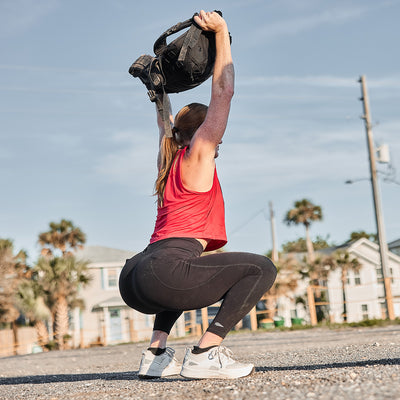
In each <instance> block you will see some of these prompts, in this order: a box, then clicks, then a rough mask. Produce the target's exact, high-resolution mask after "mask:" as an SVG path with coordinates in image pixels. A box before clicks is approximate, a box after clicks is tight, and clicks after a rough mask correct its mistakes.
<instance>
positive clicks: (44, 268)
mask: <svg viewBox="0 0 400 400" xmlns="http://www.w3.org/2000/svg"><path fill="white" fill-rule="evenodd" d="M87 264H88V262H86V261H78V260H76V259H75V257H73V256H72V255H69V256H65V257H53V258H48V257H42V258H40V259H39V261H38V262H37V265H36V266H35V268H34V271H35V273H37V276H38V278H37V280H38V284H39V286H40V287H41V289H42V290H43V293H45V294H46V299H45V300H46V304H47V306H48V307H49V308H50V309H51V311H52V314H53V316H54V329H55V332H56V341H57V344H58V348H59V349H60V350H62V349H64V337H65V335H66V334H67V333H68V327H69V323H68V310H69V305H70V304H71V302H75V303H76V300H77V296H78V292H79V289H80V288H81V287H84V286H86V285H87V284H88V283H89V282H90V280H91V277H90V274H89V271H88V268H87Z"/></svg>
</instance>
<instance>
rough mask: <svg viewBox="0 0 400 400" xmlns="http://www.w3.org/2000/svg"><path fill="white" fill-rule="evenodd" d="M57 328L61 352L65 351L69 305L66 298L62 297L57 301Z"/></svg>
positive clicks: (57, 338) (57, 339)
mask: <svg viewBox="0 0 400 400" xmlns="http://www.w3.org/2000/svg"><path fill="white" fill-rule="evenodd" d="M55 328H56V341H57V344H58V348H59V350H64V348H65V344H64V335H66V334H67V333H68V303H67V299H66V298H65V297H60V298H59V299H58V300H57V304H56V316H55Z"/></svg>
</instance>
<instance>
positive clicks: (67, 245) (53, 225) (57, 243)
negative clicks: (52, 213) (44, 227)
mask: <svg viewBox="0 0 400 400" xmlns="http://www.w3.org/2000/svg"><path fill="white" fill-rule="evenodd" d="M49 227H50V230H49V231H47V232H42V233H40V234H39V240H38V242H39V244H40V245H41V246H42V255H43V256H49V257H51V256H54V255H55V254H54V252H55V251H57V250H60V251H61V252H62V255H63V256H65V255H68V254H70V253H71V250H76V249H78V248H82V245H83V244H84V243H85V242H86V235H85V234H84V233H83V232H82V231H81V230H80V228H78V227H76V226H75V225H74V224H73V222H72V221H68V220H66V219H62V220H61V221H60V222H58V223H57V222H50V223H49Z"/></svg>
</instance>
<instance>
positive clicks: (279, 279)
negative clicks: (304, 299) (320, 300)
mask: <svg viewBox="0 0 400 400" xmlns="http://www.w3.org/2000/svg"><path fill="white" fill-rule="evenodd" d="M275 265H276V267H277V270H278V274H277V276H276V280H275V282H274V284H273V286H272V288H271V289H270V290H269V291H268V293H267V294H266V295H265V296H263V298H264V297H265V300H266V303H267V304H266V308H267V310H275V308H276V299H277V298H278V297H280V296H288V295H289V294H290V293H293V291H294V290H295V289H296V288H297V286H298V282H299V280H300V279H301V274H300V272H299V270H300V263H299V262H298V261H297V260H296V258H295V257H293V256H292V255H290V254H289V255H288V256H280V257H279V260H278V261H277V262H276V263H275ZM268 314H271V312H269V313H268ZM272 316H273V315H269V317H272Z"/></svg>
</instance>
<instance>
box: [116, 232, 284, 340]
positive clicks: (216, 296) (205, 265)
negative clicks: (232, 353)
mask: <svg viewBox="0 0 400 400" xmlns="http://www.w3.org/2000/svg"><path fill="white" fill-rule="evenodd" d="M202 252H203V247H202V245H201V244H200V242H199V241H197V240H196V239H188V238H171V239H165V240H160V241H158V242H155V243H153V244H151V245H149V246H148V247H147V248H146V249H145V250H144V251H142V252H141V253H139V254H137V255H135V256H134V257H132V258H131V259H129V260H127V261H126V264H125V266H124V268H123V270H122V272H121V275H120V279H119V289H120V292H121V296H122V298H123V299H124V301H125V303H126V304H127V305H128V306H130V307H132V308H134V309H135V310H138V311H140V312H142V313H145V314H156V319H155V322H154V330H161V331H164V332H167V333H168V334H169V333H170V331H171V328H172V326H173V325H174V323H175V322H176V320H177V319H178V318H179V316H180V315H181V314H182V312H183V311H187V310H195V309H200V308H203V307H207V306H210V305H212V304H214V303H216V302H218V301H219V300H223V302H222V304H221V307H220V308H219V311H218V313H217V315H216V316H215V318H214V320H213V321H212V322H211V324H210V326H209V327H208V329H207V331H208V332H212V333H214V334H216V335H218V336H220V337H222V338H224V337H225V336H226V335H227V333H228V332H229V331H230V330H231V329H232V328H233V327H234V326H235V325H236V324H237V323H238V322H239V321H240V320H241V319H243V317H244V316H245V315H246V314H248V313H249V311H250V310H251V309H252V308H253V307H254V306H255V305H256V303H257V302H258V301H259V300H260V297H261V296H262V295H263V294H264V293H265V292H267V291H268V290H269V289H270V287H271V286H272V284H273V283H274V281H275V277H276V268H275V266H274V265H273V263H272V262H271V261H270V260H269V259H268V258H267V257H264V256H260V255H256V254H250V253H215V254H210V255H206V256H203V257H200V255H201V253H202Z"/></svg>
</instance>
